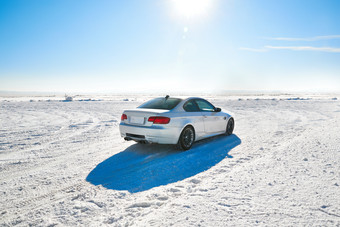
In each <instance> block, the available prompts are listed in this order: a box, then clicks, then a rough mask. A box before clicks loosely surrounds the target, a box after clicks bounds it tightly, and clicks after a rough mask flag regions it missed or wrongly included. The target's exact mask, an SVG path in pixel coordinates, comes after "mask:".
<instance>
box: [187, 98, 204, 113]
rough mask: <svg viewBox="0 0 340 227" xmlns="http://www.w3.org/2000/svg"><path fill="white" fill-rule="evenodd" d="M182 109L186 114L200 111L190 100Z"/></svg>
mask: <svg viewBox="0 0 340 227" xmlns="http://www.w3.org/2000/svg"><path fill="white" fill-rule="evenodd" d="M183 109H184V110H185V111H186V112H199V111H200V110H199V108H198V106H197V105H196V103H195V102H194V100H190V101H188V102H186V103H185V104H184V106H183Z"/></svg>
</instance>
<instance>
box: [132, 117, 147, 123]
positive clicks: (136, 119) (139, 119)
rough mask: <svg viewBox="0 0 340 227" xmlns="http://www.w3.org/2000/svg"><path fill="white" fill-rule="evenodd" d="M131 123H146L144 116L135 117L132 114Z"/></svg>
mask: <svg viewBox="0 0 340 227" xmlns="http://www.w3.org/2000/svg"><path fill="white" fill-rule="evenodd" d="M130 123H133V124H140V125H142V124H144V117H133V116H131V117H130Z"/></svg>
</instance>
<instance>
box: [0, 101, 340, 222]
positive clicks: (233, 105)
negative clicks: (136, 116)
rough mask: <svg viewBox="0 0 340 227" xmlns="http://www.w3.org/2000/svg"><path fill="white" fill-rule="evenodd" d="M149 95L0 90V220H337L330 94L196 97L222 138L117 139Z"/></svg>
mask: <svg viewBox="0 0 340 227" xmlns="http://www.w3.org/2000/svg"><path fill="white" fill-rule="evenodd" d="M149 98H150V97H149V96H127V97H124V96H112V97H91V98H88V97H74V98H73V101H70V102H64V101H62V99H60V100H58V98H57V97H52V98H51V97H45V98H44V97H2V98H1V99H0V106H1V109H0V179H1V180H0V195H1V196H0V226H15V225H18V226H27V225H34V226H36V225H38V226H55V225H57V226H63V225H66V226H75V225H85V226H101V225H103V226H106V225H110V226H171V225H174V226H239V225H247V226H254V225H255V226H256V225H291V226H295V225H317V226H318V225H323V226H324V225H327V226H339V225H340V101H339V99H338V98H336V97H334V96H329V97H325V96H323V97H314V96H303V97H287V96H269V97H251V96H239V97H227V96H209V97H206V98H207V99H208V100H210V101H211V102H212V103H213V104H215V105H216V106H218V107H221V108H222V109H223V110H224V111H226V112H228V113H232V114H233V116H234V118H235V123H236V126H235V131H234V134H233V135H231V136H228V137H226V136H217V137H214V138H210V139H207V140H203V141H200V142H197V143H195V144H194V146H193V147H192V149H191V150H189V151H178V150H176V149H175V148H174V146H170V145H157V144H151V145H143V144H136V143H135V142H131V141H130V142H126V141H124V140H123V139H122V138H121V137H120V135H119V129H118V124H119V121H120V116H121V113H122V112H123V110H124V109H131V108H135V107H136V106H138V105H140V104H141V103H142V102H144V101H145V100H148V99H149Z"/></svg>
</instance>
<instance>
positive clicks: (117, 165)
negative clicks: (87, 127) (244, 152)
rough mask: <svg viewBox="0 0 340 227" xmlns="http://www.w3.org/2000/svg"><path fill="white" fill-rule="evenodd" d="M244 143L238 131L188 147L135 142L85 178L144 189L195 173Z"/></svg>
mask: <svg viewBox="0 0 340 227" xmlns="http://www.w3.org/2000/svg"><path fill="white" fill-rule="evenodd" d="M239 144H241V140H240V138H239V137H237V136H236V135H234V134H233V135H230V136H228V137H226V136H218V137H213V138H210V139H206V140H203V141H200V142H197V143H195V144H194V145H193V147H192V148H191V149H190V150H188V151H178V150H176V149H175V148H174V146H170V145H157V144H150V145H146V144H134V145H131V146H130V147H128V148H126V149H125V150H124V151H122V152H120V153H118V154H116V155H114V156H112V157H110V158H108V159H106V160H105V161H103V162H102V163H100V164H98V165H97V166H96V167H95V168H94V169H93V170H92V171H91V172H90V173H89V175H88V176H87V178H86V180H87V181H88V182H90V183H92V184H94V185H103V187H105V188H107V189H113V190H127V191H129V192H131V193H135V192H141V191H145V190H148V189H151V188H154V187H158V186H161V185H167V184H170V183H173V182H177V181H181V180H184V179H186V178H188V177H191V176H194V175H196V174H198V173H201V172H203V171H205V170H208V169H209V168H211V167H212V166H214V165H216V164H217V163H219V162H220V161H222V160H223V159H224V158H226V157H227V158H232V156H230V155H229V154H228V153H229V151H230V150H231V149H233V148H234V147H236V146H238V145H239Z"/></svg>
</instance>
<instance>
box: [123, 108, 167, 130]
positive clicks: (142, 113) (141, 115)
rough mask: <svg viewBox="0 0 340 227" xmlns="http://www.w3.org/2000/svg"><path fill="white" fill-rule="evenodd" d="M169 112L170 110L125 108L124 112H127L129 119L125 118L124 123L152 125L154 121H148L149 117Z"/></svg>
mask: <svg viewBox="0 0 340 227" xmlns="http://www.w3.org/2000/svg"><path fill="white" fill-rule="evenodd" d="M168 112H169V110H161V109H144V108H136V109H132V110H125V111H124V114H126V116H127V119H126V120H124V123H125V124H129V125H141V126H152V124H153V123H152V122H149V121H148V119H149V117H151V116H160V115H162V114H164V113H168Z"/></svg>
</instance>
